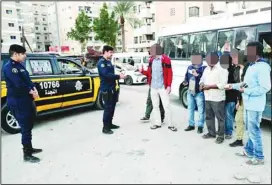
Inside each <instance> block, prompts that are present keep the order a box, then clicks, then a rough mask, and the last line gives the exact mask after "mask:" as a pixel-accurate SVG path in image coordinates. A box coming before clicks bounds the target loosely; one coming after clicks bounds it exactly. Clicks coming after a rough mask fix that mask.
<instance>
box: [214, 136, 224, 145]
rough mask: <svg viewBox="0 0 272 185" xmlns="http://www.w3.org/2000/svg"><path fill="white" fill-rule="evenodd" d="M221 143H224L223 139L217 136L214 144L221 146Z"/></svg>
mask: <svg viewBox="0 0 272 185" xmlns="http://www.w3.org/2000/svg"><path fill="white" fill-rule="evenodd" d="M223 141H224V137H220V136H218V137H217V138H216V140H215V142H216V143H217V144H221V143H223Z"/></svg>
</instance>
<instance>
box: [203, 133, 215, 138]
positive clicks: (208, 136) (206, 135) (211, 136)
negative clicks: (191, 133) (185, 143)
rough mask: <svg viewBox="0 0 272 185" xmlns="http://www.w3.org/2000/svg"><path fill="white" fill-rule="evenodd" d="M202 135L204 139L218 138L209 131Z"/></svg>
mask: <svg viewBox="0 0 272 185" xmlns="http://www.w3.org/2000/svg"><path fill="white" fill-rule="evenodd" d="M202 137H203V139H211V138H216V136H213V135H211V134H210V133H207V134H205V135H203V136H202Z"/></svg>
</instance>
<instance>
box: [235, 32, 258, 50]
mask: <svg viewBox="0 0 272 185" xmlns="http://www.w3.org/2000/svg"><path fill="white" fill-rule="evenodd" d="M235 36H236V39H235V44H234V46H235V48H238V49H240V50H245V48H246V46H247V44H248V43H249V42H250V41H255V40H256V27H251V28H248V27H247V28H239V29H237V30H236V35H235Z"/></svg>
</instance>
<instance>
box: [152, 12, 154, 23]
mask: <svg viewBox="0 0 272 185" xmlns="http://www.w3.org/2000/svg"><path fill="white" fill-rule="evenodd" d="M152 22H155V14H154V13H153V14H152Z"/></svg>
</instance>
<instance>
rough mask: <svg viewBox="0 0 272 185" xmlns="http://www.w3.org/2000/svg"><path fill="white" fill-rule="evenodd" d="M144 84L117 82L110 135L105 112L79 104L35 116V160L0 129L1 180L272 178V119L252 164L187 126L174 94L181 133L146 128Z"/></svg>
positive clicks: (264, 180)
mask: <svg viewBox="0 0 272 185" xmlns="http://www.w3.org/2000/svg"><path fill="white" fill-rule="evenodd" d="M146 96H147V86H130V87H129V86H122V91H121V97H120V103H119V104H118V106H117V108H116V114H115V115H116V116H115V118H114V122H115V123H116V124H119V125H120V126H121V129H120V130H118V131H116V132H115V134H114V135H110V136H109V135H102V134H101V119H102V111H95V110H90V109H88V110H78V111H70V112H66V113H62V114H57V115H54V116H48V117H43V118H39V120H38V123H37V125H36V127H35V128H34V130H33V135H34V146H37V147H42V148H43V149H44V152H43V153H41V154H39V155H38V156H39V157H40V158H41V159H42V161H41V162H40V163H39V164H26V163H24V162H23V161H22V150H21V146H20V145H19V143H20V135H19V134H17V135H7V134H2V145H1V146H2V170H1V171H2V183H21V184H26V183H44V184H47V183H89V184H90V183H248V182H247V181H246V180H244V181H237V180H236V179H234V178H233V176H234V174H237V173H246V174H249V173H253V174H256V175H258V176H259V177H260V178H261V182H262V183H271V125H270V124H263V127H264V128H263V135H264V136H263V138H264V146H265V148H264V149H265V156H266V164H265V165H264V166H258V167H249V166H247V165H246V164H245V161H246V159H244V158H239V157H236V156H235V155H234V153H235V152H237V151H239V150H240V149H241V148H230V147H228V144H229V143H230V142H231V141H225V142H224V143H223V144H221V145H217V144H215V142H214V140H204V139H202V138H201V137H200V135H198V134H197V133H196V131H194V132H190V133H188V132H184V131H183V130H184V128H185V127H186V126H187V125H186V124H187V112H186V110H185V109H184V108H182V106H181V105H180V104H179V102H178V101H177V100H176V99H175V98H173V97H172V98H171V99H172V101H171V102H172V108H173V120H174V121H175V123H176V124H178V128H179V131H178V132H176V133H173V132H171V131H170V130H168V129H167V127H162V128H161V129H159V130H156V131H154V130H150V129H149V126H150V124H148V123H140V121H139V118H140V117H142V116H143V113H144V108H145V101H146Z"/></svg>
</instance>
